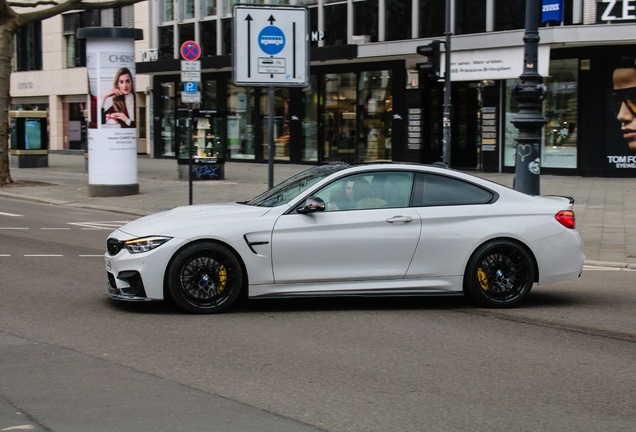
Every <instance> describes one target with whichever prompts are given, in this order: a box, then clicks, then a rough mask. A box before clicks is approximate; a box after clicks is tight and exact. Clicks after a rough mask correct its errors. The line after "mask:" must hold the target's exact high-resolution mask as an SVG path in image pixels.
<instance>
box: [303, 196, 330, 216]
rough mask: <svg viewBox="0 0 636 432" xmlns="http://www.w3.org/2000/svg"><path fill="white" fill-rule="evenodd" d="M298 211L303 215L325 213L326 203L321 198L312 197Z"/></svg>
mask: <svg viewBox="0 0 636 432" xmlns="http://www.w3.org/2000/svg"><path fill="white" fill-rule="evenodd" d="M297 211H298V213H301V214H307V213H314V212H321V211H325V202H324V201H323V200H322V199H321V198H318V197H315V196H310V197H307V199H306V200H305V203H304V204H303V205H302V206H301V207H299V208H298V210H297Z"/></svg>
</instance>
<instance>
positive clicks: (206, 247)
mask: <svg viewBox="0 0 636 432" xmlns="http://www.w3.org/2000/svg"><path fill="white" fill-rule="evenodd" d="M242 284H243V270H242V268H241V264H240V263H239V261H238V259H237V258H236V255H235V254H234V253H233V252H232V251H230V250H229V249H228V248H226V247H225V246H222V245H220V244H216V243H212V242H203V243H196V244H193V245H191V246H188V247H186V248H185V249H183V250H182V251H180V252H179V253H178V254H177V255H176V256H175V258H174V259H173V260H172V263H171V264H170V267H169V272H168V291H169V293H170V296H171V297H172V299H173V300H174V302H175V303H176V304H177V305H178V306H179V307H180V308H182V309H183V310H185V311H187V312H190V313H218V312H222V311H224V310H226V309H227V308H229V307H230V306H231V305H232V303H234V301H235V300H236V298H237V297H238V295H239V293H240V291H241V287H242Z"/></svg>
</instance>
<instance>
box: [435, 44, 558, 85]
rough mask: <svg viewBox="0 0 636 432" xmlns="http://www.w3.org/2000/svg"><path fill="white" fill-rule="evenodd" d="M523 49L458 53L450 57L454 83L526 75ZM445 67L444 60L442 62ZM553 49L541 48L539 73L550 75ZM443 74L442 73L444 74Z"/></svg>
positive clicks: (544, 46)
mask: <svg viewBox="0 0 636 432" xmlns="http://www.w3.org/2000/svg"><path fill="white" fill-rule="evenodd" d="M523 62H524V49H523V47H516V48H499V49H487V50H472V51H457V52H453V54H452V56H451V80H453V81H480V80H499V79H515V78H519V75H521V74H522V73H523V67H524V64H523ZM441 63H442V65H444V64H445V61H444V60H442V62H441ZM549 66H550V47H549V46H547V45H541V46H539V70H538V71H537V72H539V74H540V75H542V76H547V75H548V70H549ZM442 74H443V71H442Z"/></svg>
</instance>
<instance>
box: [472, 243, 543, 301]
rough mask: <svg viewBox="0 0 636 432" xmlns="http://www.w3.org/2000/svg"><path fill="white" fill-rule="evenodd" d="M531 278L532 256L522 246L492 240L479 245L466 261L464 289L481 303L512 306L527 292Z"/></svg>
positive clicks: (530, 284) (530, 286)
mask: <svg viewBox="0 0 636 432" xmlns="http://www.w3.org/2000/svg"><path fill="white" fill-rule="evenodd" d="M534 278H535V270H534V260H533V258H532V256H531V255H530V253H529V252H528V250H527V249H526V248H525V247H523V246H522V245H520V244H518V243H516V242H513V241H510V240H493V241H490V242H487V243H484V244H483V245H481V246H480V247H479V248H478V249H477V250H476V251H475V252H474V253H473V255H472V256H471V258H470V260H469V261H468V265H467V266H466V273H465V274H464V291H465V292H466V293H467V294H468V295H469V296H470V297H472V298H473V299H474V300H475V301H476V302H477V303H478V304H480V305H482V306H486V307H490V308H505V307H512V306H515V305H517V304H518V303H519V302H521V301H522V300H523V299H524V298H525V297H526V296H527V295H528V294H529V293H530V290H531V289H532V285H533V283H534Z"/></svg>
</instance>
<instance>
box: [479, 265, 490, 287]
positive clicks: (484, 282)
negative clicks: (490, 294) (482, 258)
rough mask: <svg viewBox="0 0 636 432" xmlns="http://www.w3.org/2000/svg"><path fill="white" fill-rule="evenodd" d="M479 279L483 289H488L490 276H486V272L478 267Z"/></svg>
mask: <svg viewBox="0 0 636 432" xmlns="http://www.w3.org/2000/svg"><path fill="white" fill-rule="evenodd" d="M477 279H479V285H481V289H483V290H484V291H488V277H487V276H486V273H485V272H484V271H483V270H482V269H480V268H478V269H477Z"/></svg>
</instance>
